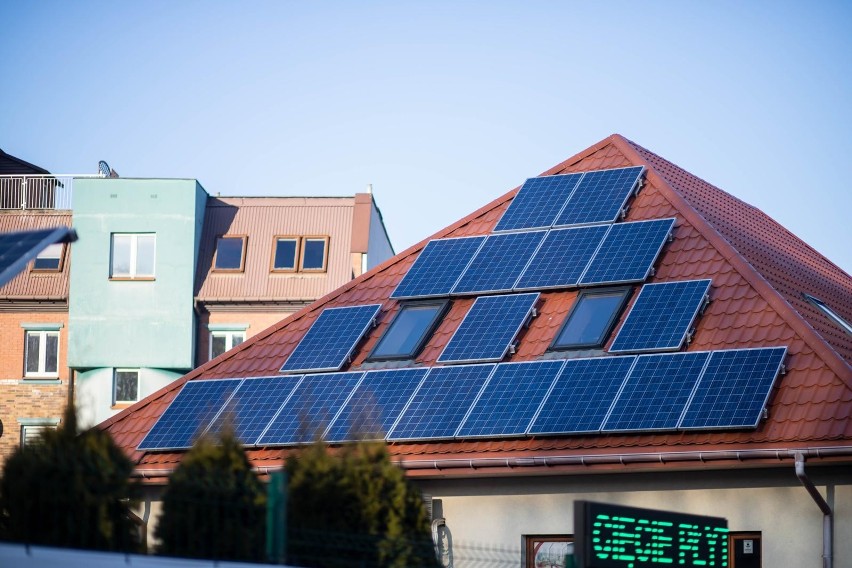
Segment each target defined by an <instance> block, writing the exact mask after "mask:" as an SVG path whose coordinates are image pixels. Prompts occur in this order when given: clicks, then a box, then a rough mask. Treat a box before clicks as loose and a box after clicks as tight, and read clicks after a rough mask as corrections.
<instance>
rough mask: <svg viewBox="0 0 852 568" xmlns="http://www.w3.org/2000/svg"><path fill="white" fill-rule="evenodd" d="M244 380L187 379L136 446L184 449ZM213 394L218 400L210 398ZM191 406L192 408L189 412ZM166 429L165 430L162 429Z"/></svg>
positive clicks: (199, 433) (144, 449)
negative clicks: (171, 422) (173, 422)
mask: <svg viewBox="0 0 852 568" xmlns="http://www.w3.org/2000/svg"><path fill="white" fill-rule="evenodd" d="M242 381H243V379H207V380H195V381H187V382H186V383H184V385H183V387H181V390H180V392H179V393H178V394H177V395H176V396H175V398H174V399H173V400H172V402H171V403H170V404H169V406H168V407H167V408H166V410H165V411H163V413H162V414H161V415H160V417H159V418H158V419H157V421H156V422H155V423H154V425H153V426H152V427H151V429H150V430H149V431H148V433H147V434H146V435H145V437H144V438H143V439H142V441H141V442H140V443H139V445H138V446H137V447H136V449H137V450H140V451H155V450H185V449H188V448H190V447H192V443H193V441H194V440H195V438H196V437H197V436H200V435H202V434H204V432H206V431H207V428H208V427H209V425H210V423H211V422H212V420H213V419H214V418H215V417H216V416H218V415H219V413H220V412H221V411H222V408H224V407H225V406H226V405H227V404H228V402H229V401H230V400H231V397H232V396H233V394H234V391H236V390H237V388H238V387H239V386H240V384H241V383H242ZM196 391H199V392H196ZM210 397H214V398H215V399H216V400H215V401H211V402H207V401H208V399H209V398H210ZM202 403H203V406H202ZM189 410H192V411H193V412H191V413H188V412H187V411H189ZM170 420H174V421H175V422H176V425H171V424H170V423H169V421H170ZM163 429H165V431H164V432H161V430H163Z"/></svg>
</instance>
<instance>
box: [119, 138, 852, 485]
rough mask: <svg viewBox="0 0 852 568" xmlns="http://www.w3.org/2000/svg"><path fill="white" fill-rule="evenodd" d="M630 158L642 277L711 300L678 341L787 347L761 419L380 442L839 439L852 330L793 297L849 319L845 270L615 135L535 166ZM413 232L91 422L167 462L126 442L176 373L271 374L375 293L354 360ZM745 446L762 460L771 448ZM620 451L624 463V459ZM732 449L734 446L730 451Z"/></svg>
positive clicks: (551, 446) (464, 227)
mask: <svg viewBox="0 0 852 568" xmlns="http://www.w3.org/2000/svg"><path fill="white" fill-rule="evenodd" d="M630 165H642V166H646V168H647V170H648V171H647V175H646V184H645V187H644V188H643V189H642V191H641V192H640V193H639V195H638V196H637V197H636V199H635V200H634V201H633V203H632V205H631V207H630V210H629V214H628V220H631V221H635V220H644V219H655V218H663V217H674V218H676V224H675V229H674V240H673V241H672V242H671V243H670V244H668V245H667V246H666V247H665V248H664V250H663V252H662V255H661V259H660V260H659V262H658V264H657V267H656V274H655V275H654V277H653V278H652V279H651V280H652V281H670V280H683V279H697V278H710V279H712V294H711V299H712V302H711V304H710V305H709V307H708V308H707V310H706V312H705V314H704V315H703V316H702V318H701V319H700V320H699V322H698V327H697V330H696V334H695V336H694V339H693V341H692V343H691V344H690V345H689V348H688V349H689V350H690V351H698V350H710V349H733V348H746V347H768V346H779V345H784V346H787V347H788V354H789V355H788V358H787V361H786V367H787V373H786V375H784V376H783V377H781V378H780V379H779V381H778V382H777V384H776V387H775V389H774V392H773V394H772V396H771V399H770V406H769V408H768V419H767V420H765V421H763V423H762V424H761V425H760V426H759V427H758V428H757V429H755V430H753V431H722V432H719V431H714V432H666V433H640V434H610V435H584V436H562V437H546V438H523V439H512V440H483V441H462V442H459V441H449V442H421V443H395V444H392V445H391V452H392V453H393V454H394V455H396V456H398V457H399V458H400V459H403V460H405V462H406V463H409V464H414V463H430V462H429V460H439V459H440V460H444V461H446V460H448V459H450V460H453V459H464V460H470V459H477V460H482V459H486V461H487V460H488V459H493V460H496V461H494V462H492V461H487V463H489V464H491V463H498V464H500V463H504V462H505V463H504V465H503V468H504V469H506V468H511V467H514V466H513V465H511V464H521V465H524V464H526V463H527V462H524V460H529V459H530V458H536V459H540V458H543V457H544V456H560V457H559V458H558V460H562V461H561V462H559V463H562V464H563V465H564V463H565V460H568V461H570V459H569V458H570V457H571V456H573V457H574V458H576V459H577V460H580V462H578V463H584V464H585V463H587V462H588V463H591V462H593V461H595V460H594V459H593V457H594V456H597V457H598V461H601V463H602V462H603V460H602V459H601V454H606V455H621V456H624V455H625V454H626V455H630V456H632V460H631V461H633V460H636V461H639V458H640V456H644V455H647V454H649V453H650V454H653V455H654V456H657V458H654V459H656V461H657V464H658V465H659V464H660V463H662V462H663V461H665V460H674V461H677V460H678V457H677V456H683V455H687V454H688V455H690V456H692V455H693V454H692V453H690V452H695V451H700V452H702V454H700V456H699V457H700V459H699V460H698V461H704V459H705V458H704V457H701V456H707V458H708V459H709V458H710V457H711V456H713V455H719V454H718V453H714V452H718V451H719V450H729V449H735V450H737V452H740V451H742V450H743V449H750V450H754V449H755V448H760V449H763V450H772V449H773V448H776V449H777V448H784V449H785V451H786V450H788V449H790V448H801V447H811V448H812V447H814V446H837V445H843V446H846V447H848V446H849V445H850V443H849V442H850V440H852V421H850V420H849V415H850V413H852V366H850V363H852V337H850V336H849V335H848V334H846V332H845V331H843V330H842V329H840V328H839V327H838V326H837V324H835V323H834V322H832V321H831V320H828V319H827V318H826V317H825V316H824V315H823V314H822V313H821V312H819V311H818V310H816V309H814V308H813V307H812V306H811V304H809V303H808V302H806V301H804V300H803V299H802V297H801V293H802V292H806V293H808V294H812V295H813V296H816V297H818V298H820V299H821V300H823V301H825V302H827V303H828V304H829V305H831V306H832V307H833V308H834V309H836V311H837V312H838V313H840V314H841V315H842V316H843V317H845V318H847V319H849V320H852V278H850V277H849V275H847V274H845V273H844V272H843V271H842V270H840V269H839V268H837V267H836V266H835V265H833V264H832V263H831V262H830V261H828V260H827V259H825V258H824V257H823V256H821V255H820V254H819V253H817V252H816V251H814V250H813V249H811V248H810V247H808V245H806V244H805V243H803V242H802V241H801V240H799V239H798V238H796V237H795V236H794V235H792V234H790V233H789V232H788V231H787V230H786V229H784V228H783V227H781V226H780V225H778V224H777V223H775V222H774V221H773V220H772V219H770V218H769V217H767V216H766V215H764V214H763V213H762V212H760V211H759V210H757V209H755V208H754V207H752V206H750V205H748V204H746V203H743V202H742V201H740V200H738V199H736V198H734V197H732V196H730V195H728V194H726V193H725V192H723V191H722V190H720V189H718V188H715V187H713V186H712V185H710V184H708V183H706V182H704V181H702V180H700V179H698V178H696V177H695V176H692V175H691V174H689V173H687V172H685V171H683V170H682V169H680V168H678V167H677V166H675V165H674V164H671V163H669V162H667V161H665V160H664V159H662V158H660V157H659V156H656V155H655V154H653V153H651V152H649V151H648V150H645V149H644V148H642V147H641V146H638V145H637V144H635V143H633V142H630V141H629V140H627V139H625V138H623V137H622V136H620V135H617V134H616V135H612V136H610V137H608V138H606V139H605V140H603V141H601V142H599V143H598V144H596V145H594V146H592V147H591V148H589V149H587V150H585V151H583V152H581V153H579V154H577V155H576V156H573V157H572V158H569V159H568V160H566V161H565V162H563V163H561V164H559V165H557V166H555V167H553V168H551V169H550V170H548V171H547V172H544V174H542V175H553V174H559V173H569V172H577V171H588V170H595V169H607V168H615V167H623V166H630ZM516 191H517V189H515V190H512V191H510V192H508V193H506V194H505V195H503V196H501V197H499V198H498V199H496V200H494V201H492V202H491V203H489V204H488V205H486V206H484V207H482V208H481V209H479V210H477V211H474V212H473V213H471V214H470V215H468V216H466V217H464V218H462V219H461V220H459V221H458V222H457V223H455V224H453V225H451V226H449V227H447V228H446V229H444V230H442V231H440V232H438V233H437V234H435V235H433V236H432V237H430V238H441V237H449V236H465V235H480V234H487V233H488V232H489V231H490V230H492V229H493V227H494V225H495V224H496V222H497V220H498V219H499V218H500V216H501V215H502V213H503V211H504V210H505V209H506V207H507V206H508V204H509V203H510V202H511V200H512V198H513V197H514V195H515V193H516ZM426 242H428V239H427V240H424V241H422V242H421V243H418V244H417V245H414V246H413V247H411V248H409V249H408V250H405V251H403V252H402V253H400V254H398V255H397V256H396V257H394V258H392V259H390V260H388V261H387V262H385V263H383V264H382V265H380V266H378V267H376V268H375V269H374V270H372V271H370V272H368V273H366V274H364V275H362V276H361V277H359V278H357V279H355V280H353V281H352V282H350V283H348V284H346V285H344V286H342V287H341V288H338V289H337V290H335V291H334V292H332V293H330V294H328V295H327V296H325V297H324V298H322V299H320V300H319V301H317V302H315V303H314V304H312V305H310V306H308V307H306V308H305V309H303V310H301V311H300V312H297V313H296V314H294V315H293V316H291V317H289V318H287V319H286V320H284V321H282V322H280V323H278V324H277V325H275V326H272V327H271V328H269V329H267V330H265V331H264V332H261V333H259V334H258V335H256V336H255V337H253V338H251V339H250V340H248V341H246V342H245V343H243V344H242V345H240V346H239V347H238V348H236V349H234V350H232V351H230V352H228V353H226V354H225V355H223V356H222V357H219V358H218V359H215V360H213V361H211V362H209V363H207V364H206V365H203V366H201V367H199V368H198V369H196V370H194V371H192V372H191V373H189V374H187V375H186V376H185V377H183V378H182V379H180V380H178V381H176V382H174V383H172V384H171V385H169V386H168V387H166V388H164V389H162V390H161V391H159V392H157V393H155V394H153V395H152V396H150V397H148V398H147V399H145V400H143V401H141V402H139V403H137V404H136V405H134V406H132V407H130V408H129V409H127V410H125V411H124V412H122V413H121V414H119V415H117V416H115V417H113V418H111V419H110V420H108V421H106V422H104V423H103V425H102V426H103V427H105V428H107V429H109V431H110V432H111V433H112V434H113V435H114V436H115V438H116V440H117V441H118V443H119V444H120V445H121V446H122V447H123V448H124V449H125V450H126V451H128V453H131V454H132V455H133V457H134V459H136V460H137V461H138V467H139V468H140V470H160V469H161V470H166V471H167V470H169V469H170V468H171V467H173V466H174V464H175V463H177V462H178V461H179V460H180V456H181V453H180V452H171V453H151V452H149V453H143V452H136V451H135V447H136V446H137V445H138V443H139V442H140V441H141V439H142V438H143V437H144V435H145V434H146V433H147V431H148V430H149V429H150V428H151V427H152V425H153V424H154V422H155V421H156V419H157V417H158V416H159V415H160V414H161V413H162V412H163V411H164V410H165V408H166V407H167V406H168V404H169V403H170V402H171V400H172V399H173V398H174V397H175V396H176V395H177V393H178V392H179V390H180V387H181V386H182V384H183V383H184V382H185V381H187V380H192V379H197V378H224V377H235V376H237V377H239V376H260V375H273V374H276V373H277V372H278V369H279V368H280V367H281V364H282V363H283V362H284V360H285V359H286V358H287V356H288V355H289V354H290V353H291V352H292V351H293V349H294V348H295V346H296V344H297V343H298V341H299V340H300V339H301V337H302V336H303V335H304V333H305V332H306V331H307V329H308V328H309V327H310V325H311V324H312V323H313V321H314V320H315V318H316V317H317V316H318V314H319V313H320V312H321V311H322V310H323V309H324V308H326V307H332V306H342V305H357V304H367V303H381V304H382V305H383V309H382V312H381V315H380V323H379V325H378V327H377V328H376V329H374V330H373V331H372V332H371V333H370V334H369V335H368V337H367V339H366V340H365V341H364V342H363V344H362V345H361V346H360V347H359V349H358V351H357V353H356V354H355V357H354V359H353V362H352V364H351V367H350V368H353V369H357V368H359V367H360V366H361V365H362V363H363V362H364V359H365V357H366V356H367V354H368V353H369V352H370V350H371V349H372V347H373V345H374V344H375V342H376V341H377V340H378V338H379V337H381V334H382V333H383V331H384V329H385V328H386V326H387V323H388V322H389V321H390V320H391V319H392V318H393V314H394V313H395V311H396V308H397V302H396V301H395V300H392V299H389V297H390V294H391V292H392V291H393V289H394V288H395V286H396V285H397V283H398V282H399V281H400V279H401V278H402V277H403V276H404V274H405V272H406V271H407V270H408V268H409V266H410V265H411V264H412V263H413V262H414V260H415V258H416V257H417V254H418V253H419V251H420V250H421V249H422V248H423V246H425V244H426ZM576 296H577V292H576V291H549V292H545V293H543V294H542V304H541V307H540V310H539V313H540V315H539V316H538V317H537V318H535V319H534V320H533V321H532V324H531V325H530V328H529V329H528V330H527V331H526V332H525V334H524V336H523V337H522V338H521V342H520V346H519V349H518V351H517V352H516V353H515V354H514V355H511V356H510V358H509V360H512V361H523V360H530V359H536V358H537V357H539V356H541V355H542V354H543V353H544V352H545V350H546V349H547V347H548V346H549V345H550V343H551V342H552V340H553V338H554V336H555V334H556V333H557V331H558V329H559V326H560V325H561V323H562V320H563V319H564V317H565V314H567V313H568V311H569V310H570V308H571V305H572V303H573V302H574V300H575V298H576ZM471 303H472V300H471V299H458V300H456V301H454V303H453V306H452V308H451V310H450V311H449V313H448V314H447V316H446V317H445V319H444V320H443V322H442V323H441V325H440V326H439V328H438V329H437V331H436V332H435V334H434V335H433V337H432V338H431V339H430V341H429V343H428V344H427V346H426V348H425V349H424V350H423V352H422V353H421V354H420V356H419V357H418V358H417V360H416V362H415V364H417V365H432V364H434V363H435V360H436V359H437V357H438V355H439V354H440V351H441V349H442V347H443V346H444V345H445V344H446V342H447V341H448V339H449V337H450V336H451V335H452V333H453V331H454V330H455V329H456V327H457V326H458V325H459V323H460V322H461V320H462V318H463V316H464V314H465V313H466V312H467V310H468V308H469V306H470V304H471ZM772 451H775V450H772ZM286 452H287V450H286V449H280V448H269V449H263V448H261V449H250V450H249V456H250V458H251V460H252V462H253V463H254V464H255V465H256V466H258V467H261V468H262V467H265V466H277V465H280V464H281V462H282V459H283V457H284V456H285V455H286ZM684 452H686V454H685V453H684ZM664 455H665V460H664V458H663V456H664ZM725 455H727V454H725ZM749 455H753V456H758V455H759V457H760V459H764V458H766V459H770V460H771V459H772V458H771V455H772V454H771V451H770V452H768V453H766V454H749ZM565 456H569V457H565ZM767 456H770V457H768V458H767ZM553 459H554V460H556V458H553ZM620 459H621V463H624V459H625V458H624V457H622V458H620ZM737 459H742V458H741V456H740V455H739V454H737ZM501 460H503V461H501ZM510 460H514V461H511V462H510ZM558 460H557V461H558ZM464 463H465V464H467V462H464ZM477 463H479V462H477ZM482 463H486V462H482ZM536 463H539V462H536ZM540 463H544V462H540ZM554 463H556V462H554ZM467 465H471V466H472V463H471V464H467ZM600 467H603V468H606V467H609V466H606V465H603V464H602V465H601V466H600Z"/></svg>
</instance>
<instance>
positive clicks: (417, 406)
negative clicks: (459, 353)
mask: <svg viewBox="0 0 852 568" xmlns="http://www.w3.org/2000/svg"><path fill="white" fill-rule="evenodd" d="M496 368H497V365H495V364H493V363H490V364H480V365H454V366H448V367H431V368H430V370H429V373H428V374H427V375H426V377H425V378H424V379H423V381H422V382H421V384H420V385H419V386H418V387H417V390H416V391H415V393H414V395H413V396H412V397H411V400H410V401H409V402H408V404H407V405H406V407H405V409H403V411H402V413H401V414H400V416H399V420H397V422H396V424H394V426H393V429H392V430H391V431H390V433H388V436H387V440H388V441H389V442H401V441H411V440H449V439H452V438H453V437H454V436H455V434H456V432H457V431H458V429H459V426H461V424H462V422H464V419H465V418H466V417H467V415H468V413H469V412H470V409H471V407H472V405H473V403H474V402H475V401H476V399H477V398H478V396H479V393H480V392H482V389H483V387H485V383H486V382H487V380H488V377H490V376H491V374H492V373H493V372H494V369H496Z"/></svg>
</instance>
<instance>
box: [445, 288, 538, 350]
mask: <svg viewBox="0 0 852 568" xmlns="http://www.w3.org/2000/svg"><path fill="white" fill-rule="evenodd" d="M539 297H540V294H539V293H538V292H525V293H523V294H509V295H505V296H479V297H478V298H476V300H474V302H473V305H472V306H471V307H470V309H469V310H468V312H467V314H465V316H464V319H463V320H462V322H461V324H459V326H458V328H456V331H455V332H454V333H453V336H452V337H451V338H450V340H449V341H448V342H447V344H446V345H445V346H444V349H443V350H442V351H441V354H440V355H439V356H438V359H437V362H438V363H452V364H466V363H483V362H496V361H500V360H502V359H503V358H504V357H505V356H506V353H507V352H508V351H509V347H510V346H511V345H512V342H513V341H514V340H515V338H516V337H517V336H518V333H520V331H521V329H522V328H523V326H524V324H525V323H526V322H527V321H528V320H529V318H530V316H531V315H532V312H533V310H534V308H535V306H536V303H537V302H538V299H539ZM507 311H509V313H506V312H507ZM497 322H499V323H500V324H501V326H502V327H497Z"/></svg>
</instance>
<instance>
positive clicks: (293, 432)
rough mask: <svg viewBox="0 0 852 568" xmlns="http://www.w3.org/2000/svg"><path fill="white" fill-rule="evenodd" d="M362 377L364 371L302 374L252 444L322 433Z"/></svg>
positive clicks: (286, 442)
mask: <svg viewBox="0 0 852 568" xmlns="http://www.w3.org/2000/svg"><path fill="white" fill-rule="evenodd" d="M363 377H364V371H346V372H342V373H320V374H316V375H305V376H304V377H303V378H302V380H301V381H300V382H299V385H298V387H296V388H295V389H294V390H293V392H292V393H291V395H290V397H289V398H288V399H287V401H286V402H285V403H284V404H282V405H281V408H280V409H279V410H278V412H277V413H276V414H275V416H274V417H273V418H272V420H271V421H270V422H269V425H268V426H267V427H266V429H265V430H264V431H263V432H262V433H261V435H260V436H259V437H258V439H257V442H256V444H255V445H257V446H292V445H296V444H305V443H309V442H312V441H314V440H315V439H316V438H317V436H322V435H323V434H324V433H325V432H326V431H327V430H328V427H329V426H330V425H331V424H332V423H333V422H334V420H335V419H336V418H337V416H338V414H339V413H340V411H341V409H342V408H343V406H344V405H345V404H346V402H347V401H348V400H349V398H350V397H351V396H352V393H353V392H354V391H355V389H356V388H357V386H358V383H359V382H360V381H361V380H362V379H363Z"/></svg>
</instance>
